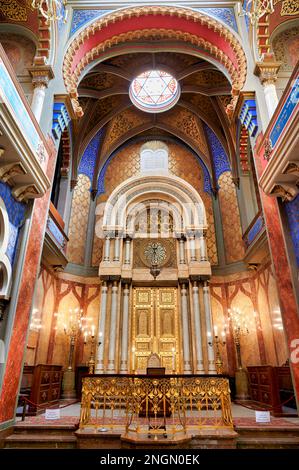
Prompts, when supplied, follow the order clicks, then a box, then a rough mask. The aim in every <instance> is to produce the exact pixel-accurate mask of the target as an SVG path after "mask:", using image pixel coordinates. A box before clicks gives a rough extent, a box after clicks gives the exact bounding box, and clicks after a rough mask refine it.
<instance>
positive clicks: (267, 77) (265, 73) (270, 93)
mask: <svg viewBox="0 0 299 470" xmlns="http://www.w3.org/2000/svg"><path fill="white" fill-rule="evenodd" d="M262 59H263V60H262V61H261V62H257V63H256V67H255V74H256V75H258V76H259V79H260V81H261V83H262V85H263V87H264V95H265V101H266V106H267V111H268V116H269V120H270V119H271V117H272V116H273V114H274V112H275V109H276V107H277V105H278V97H277V92H276V87H275V82H276V80H277V73H278V70H279V68H280V66H281V62H277V61H276V60H275V56H274V54H273V53H268V54H263V57H262Z"/></svg>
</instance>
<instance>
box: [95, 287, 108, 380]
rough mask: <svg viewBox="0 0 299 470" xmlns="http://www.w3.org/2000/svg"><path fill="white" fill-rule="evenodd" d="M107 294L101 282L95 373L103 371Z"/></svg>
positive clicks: (106, 289) (106, 288)
mask: <svg viewBox="0 0 299 470" xmlns="http://www.w3.org/2000/svg"><path fill="white" fill-rule="evenodd" d="M107 296H108V287H107V283H106V282H103V284H102V289H101V311H100V320H99V326H98V347H97V355H96V367H95V373H96V374H100V373H103V372H104V349H105V327H106V314H107Z"/></svg>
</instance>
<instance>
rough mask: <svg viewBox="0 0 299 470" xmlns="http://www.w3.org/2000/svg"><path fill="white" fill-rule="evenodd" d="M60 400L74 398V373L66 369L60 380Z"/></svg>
mask: <svg viewBox="0 0 299 470" xmlns="http://www.w3.org/2000/svg"><path fill="white" fill-rule="evenodd" d="M62 398H76V389H75V372H74V371H73V370H69V369H67V370H66V371H65V372H64V374H63V379H62Z"/></svg>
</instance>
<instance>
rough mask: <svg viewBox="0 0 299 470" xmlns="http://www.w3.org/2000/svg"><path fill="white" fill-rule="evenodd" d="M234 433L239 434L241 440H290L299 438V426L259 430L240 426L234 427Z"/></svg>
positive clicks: (254, 427)
mask: <svg viewBox="0 0 299 470" xmlns="http://www.w3.org/2000/svg"><path fill="white" fill-rule="evenodd" d="M234 429H235V431H236V432H237V433H238V434H239V436H240V437H241V438H244V439H247V438H248V439H249V438H256V439H263V438H268V439H276V438H280V437H283V438H292V437H296V438H299V426H298V427H292V426H289V427H281V426H280V427H279V426H277V427H263V428H259V427H256V426H253V427H242V426H240V427H239V426H235V427H234Z"/></svg>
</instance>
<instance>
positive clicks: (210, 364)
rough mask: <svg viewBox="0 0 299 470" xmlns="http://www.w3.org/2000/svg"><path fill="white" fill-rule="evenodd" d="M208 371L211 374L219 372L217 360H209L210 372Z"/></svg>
mask: <svg viewBox="0 0 299 470" xmlns="http://www.w3.org/2000/svg"><path fill="white" fill-rule="evenodd" d="M208 373H209V374H211V375H214V374H217V370H216V364H215V361H209V372H208Z"/></svg>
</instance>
